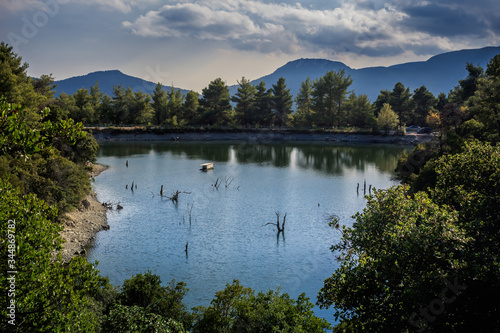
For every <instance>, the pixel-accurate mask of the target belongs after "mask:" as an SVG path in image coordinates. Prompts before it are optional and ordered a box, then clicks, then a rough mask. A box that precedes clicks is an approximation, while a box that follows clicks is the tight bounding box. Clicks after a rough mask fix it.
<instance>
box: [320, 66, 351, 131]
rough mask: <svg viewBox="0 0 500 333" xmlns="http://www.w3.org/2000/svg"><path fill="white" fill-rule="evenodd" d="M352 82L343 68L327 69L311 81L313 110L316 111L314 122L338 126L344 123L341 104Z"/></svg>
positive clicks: (321, 124)
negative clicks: (336, 70) (338, 69)
mask: <svg viewBox="0 0 500 333" xmlns="http://www.w3.org/2000/svg"><path fill="white" fill-rule="evenodd" d="M351 84H352V78H351V76H350V75H347V76H346V74H345V71H344V70H340V71H338V72H333V71H329V72H327V73H326V74H325V75H323V76H322V77H320V78H319V79H317V80H315V81H314V83H313V87H314V90H313V94H312V96H313V110H314V112H315V113H316V117H315V118H316V120H315V122H316V124H317V125H319V126H329V127H331V126H334V125H336V126H337V127H340V126H341V125H343V124H345V122H346V119H345V118H346V117H345V115H344V114H343V112H344V109H343V108H342V104H343V103H344V102H345V100H346V96H347V93H348V89H349V87H350V85H351Z"/></svg>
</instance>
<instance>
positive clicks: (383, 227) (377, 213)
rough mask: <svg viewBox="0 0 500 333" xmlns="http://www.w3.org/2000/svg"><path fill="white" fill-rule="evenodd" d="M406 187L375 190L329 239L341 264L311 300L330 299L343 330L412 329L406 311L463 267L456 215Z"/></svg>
mask: <svg viewBox="0 0 500 333" xmlns="http://www.w3.org/2000/svg"><path fill="white" fill-rule="evenodd" d="M408 189H409V188H408V187H405V186H399V187H393V188H391V189H389V190H381V191H375V192H374V195H373V196H371V197H370V198H369V200H368V203H367V207H366V208H365V209H364V210H363V212H362V213H357V214H356V215H355V218H356V222H355V223H354V224H353V227H352V228H348V227H343V229H342V239H341V242H340V243H338V244H336V245H334V246H332V251H339V259H340V260H341V264H340V268H339V269H337V270H336V271H335V272H334V274H333V276H332V277H330V278H328V279H327V280H325V285H324V287H323V288H322V289H321V291H320V293H319V297H318V303H319V304H320V306H321V307H330V306H334V307H335V310H334V311H335V316H336V318H337V319H340V320H342V321H343V322H344V325H346V326H347V327H348V328H349V331H350V332H365V331H369V332H386V331H399V332H401V331H406V330H411V329H414V327H412V325H411V323H410V322H409V321H408V318H409V316H410V315H411V314H412V312H413V311H415V310H416V309H418V307H419V306H420V305H423V304H426V303H428V302H429V297H432V296H433V295H436V294H438V293H439V291H440V290H441V289H443V286H445V285H446V284H445V279H451V277H452V276H454V275H455V274H456V273H457V270H459V269H460V268H462V267H463V266H462V265H463V263H462V262H461V261H460V258H461V254H462V251H463V250H464V249H465V248H466V245H467V244H468V243H469V242H470V237H468V236H467V235H466V233H465V231H464V230H463V229H462V228H460V227H458V226H457V225H456V222H457V220H458V214H457V213H455V212H453V211H451V210H450V209H448V208H447V207H446V206H443V207H441V206H439V205H437V204H436V203H435V202H434V201H433V200H432V199H431V198H430V197H429V196H428V195H427V194H425V193H418V194H416V195H415V196H414V197H413V198H412V197H410V196H409V195H408ZM431 299H432V298H431Z"/></svg>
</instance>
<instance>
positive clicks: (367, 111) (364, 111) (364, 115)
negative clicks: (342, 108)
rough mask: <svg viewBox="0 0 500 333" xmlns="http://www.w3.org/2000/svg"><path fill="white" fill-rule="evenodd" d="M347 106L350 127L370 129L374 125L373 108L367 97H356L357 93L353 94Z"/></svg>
mask: <svg viewBox="0 0 500 333" xmlns="http://www.w3.org/2000/svg"><path fill="white" fill-rule="evenodd" d="M346 104H347V107H346V109H347V110H348V113H349V118H348V119H349V124H350V125H352V126H355V127H359V128H368V127H372V126H373V125H374V123H375V116H374V115H373V106H372V104H371V102H370V100H369V99H368V96H367V95H359V96H356V94H355V93H351V94H350V95H349V99H348V100H347V102H346Z"/></svg>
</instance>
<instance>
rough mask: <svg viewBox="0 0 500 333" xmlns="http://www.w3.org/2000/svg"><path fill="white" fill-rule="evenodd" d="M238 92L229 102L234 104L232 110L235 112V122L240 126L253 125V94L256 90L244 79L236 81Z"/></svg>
mask: <svg viewBox="0 0 500 333" xmlns="http://www.w3.org/2000/svg"><path fill="white" fill-rule="evenodd" d="M238 85H239V87H238V91H237V92H236V94H235V95H234V96H233V97H232V98H231V101H232V102H234V103H236V106H235V107H234V110H235V111H236V120H237V122H238V123H239V124H240V125H244V126H245V125H253V124H255V123H256V121H255V120H256V119H255V94H256V93H257V89H256V88H255V86H254V85H252V84H251V83H250V81H249V80H247V79H246V78H245V77H242V78H241V81H238Z"/></svg>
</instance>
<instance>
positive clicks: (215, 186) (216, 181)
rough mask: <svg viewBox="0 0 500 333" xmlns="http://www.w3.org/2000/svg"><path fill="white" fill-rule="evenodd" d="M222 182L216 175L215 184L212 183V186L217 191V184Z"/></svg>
mask: <svg viewBox="0 0 500 333" xmlns="http://www.w3.org/2000/svg"><path fill="white" fill-rule="evenodd" d="M221 184H222V180H221V179H220V178H219V177H217V179H216V180H215V184H212V186H213V187H214V188H215V189H216V190H217V191H218V190H219V186H220V185H221Z"/></svg>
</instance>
